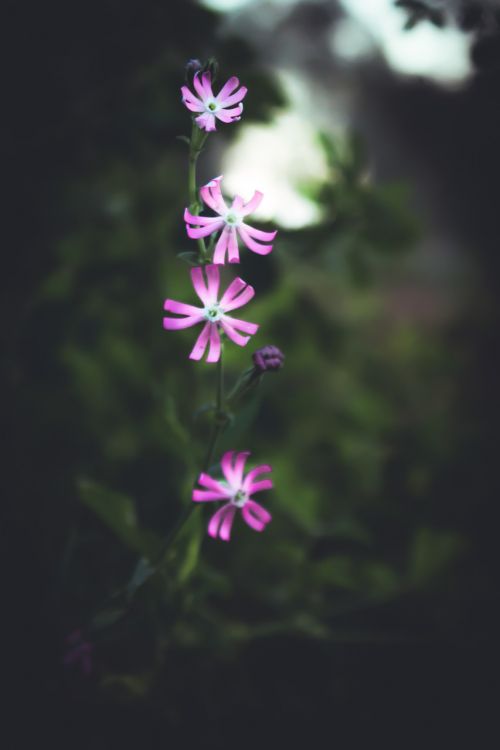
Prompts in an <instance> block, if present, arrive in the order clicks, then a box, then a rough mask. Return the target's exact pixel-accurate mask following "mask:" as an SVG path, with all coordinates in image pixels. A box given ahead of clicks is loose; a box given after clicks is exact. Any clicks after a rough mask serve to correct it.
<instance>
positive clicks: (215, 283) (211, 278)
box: [205, 263, 220, 305]
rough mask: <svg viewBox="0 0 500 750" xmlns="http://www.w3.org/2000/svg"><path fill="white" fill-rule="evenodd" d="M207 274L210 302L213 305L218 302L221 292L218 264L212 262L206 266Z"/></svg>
mask: <svg viewBox="0 0 500 750" xmlns="http://www.w3.org/2000/svg"><path fill="white" fill-rule="evenodd" d="M205 274H206V277H207V282H208V304H209V305H213V304H214V303H215V302H217V296H218V294H219V284H220V273H219V269H218V267H217V266H216V265H214V264H213V263H210V265H208V266H205Z"/></svg>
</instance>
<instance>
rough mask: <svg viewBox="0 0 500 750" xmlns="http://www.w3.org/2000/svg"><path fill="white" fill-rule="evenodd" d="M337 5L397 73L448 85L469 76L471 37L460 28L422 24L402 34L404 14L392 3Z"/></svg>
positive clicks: (356, 0) (354, 0) (372, 0)
mask: <svg viewBox="0 0 500 750" xmlns="http://www.w3.org/2000/svg"><path fill="white" fill-rule="evenodd" d="M340 2H341V5H342V6H343V7H344V8H345V10H346V11H347V12H348V13H349V14H350V15H351V16H352V17H353V18H355V19H356V20H357V21H358V22H359V23H360V25H361V26H362V27H363V28H364V29H366V31H367V32H368V33H370V34H371V35H372V36H373V38H374V39H375V40H376V41H377V42H378V44H379V45H380V46H381V48H382V51H383V53H384V56H385V58H386V60H387V62H388V63H389V65H391V67H392V68H393V69H395V70H397V71H398V72H400V73H406V74H408V75H420V76H425V77H428V78H431V79H433V80H435V81H439V82H440V83H444V84H451V85H456V84H460V83H463V82H464V81H465V80H466V79H467V78H468V76H469V75H470V74H471V73H472V66H471V62H470V56H469V50H470V45H471V37H470V35H467V34H464V33H463V32H462V31H460V30H459V29H457V28H454V27H453V26H447V27H445V28H442V29H438V28H436V27H435V26H433V25H432V24H431V23H430V22H429V21H423V22H421V23H419V24H417V26H415V27H414V28H413V29H411V30H410V31H405V30H404V28H403V26H404V23H405V20H406V19H407V15H406V13H405V12H404V11H403V9H402V8H396V7H395V6H394V5H393V4H392V0H340Z"/></svg>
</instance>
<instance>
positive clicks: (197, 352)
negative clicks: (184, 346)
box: [189, 321, 212, 360]
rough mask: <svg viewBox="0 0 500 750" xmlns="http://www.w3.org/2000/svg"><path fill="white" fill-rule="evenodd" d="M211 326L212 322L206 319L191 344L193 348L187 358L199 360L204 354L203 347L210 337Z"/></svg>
mask: <svg viewBox="0 0 500 750" xmlns="http://www.w3.org/2000/svg"><path fill="white" fill-rule="evenodd" d="M211 327H212V323H209V322H208V321H207V322H206V323H205V325H204V326H203V329H202V331H201V333H200V335H199V336H198V338H197V339H196V343H195V345H194V346H193V349H192V351H191V354H190V355H189V359H196V360H199V359H201V358H202V357H203V355H204V354H205V349H206V348H207V344H208V339H209V338H210V328H211Z"/></svg>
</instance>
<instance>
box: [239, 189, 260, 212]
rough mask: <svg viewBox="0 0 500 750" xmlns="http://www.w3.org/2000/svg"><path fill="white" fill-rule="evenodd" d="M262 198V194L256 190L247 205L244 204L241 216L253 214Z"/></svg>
mask: <svg viewBox="0 0 500 750" xmlns="http://www.w3.org/2000/svg"><path fill="white" fill-rule="evenodd" d="M263 197H264V193H261V192H260V191H259V190H256V191H255V193H254V194H253V196H252V197H251V198H250V200H249V201H248V203H245V205H244V206H243V209H242V213H243V216H248V214H251V213H253V212H254V211H255V210H256V209H257V208H258V207H259V206H260V204H261V203H262V198H263Z"/></svg>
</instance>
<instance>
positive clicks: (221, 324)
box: [163, 265, 259, 362]
mask: <svg viewBox="0 0 500 750" xmlns="http://www.w3.org/2000/svg"><path fill="white" fill-rule="evenodd" d="M204 271H205V274H206V280H205V278H204V275H203V269H202V268H192V269H191V280H192V282H193V287H194V290H195V292H196V294H197V295H198V297H199V298H200V300H201V301H202V303H203V307H194V306H193V305H185V304H184V303H183V302H176V301H175V300H173V299H167V300H165V303H164V305H163V308H164V309H165V310H166V311H167V312H172V313H175V314H177V315H182V316H184V317H181V318H170V317H165V318H163V327H164V328H166V329H168V330H171V331H172V330H178V329H179V328H190V327H191V326H194V325H197V323H203V324H204V325H203V328H202V331H201V333H200V335H199V336H198V338H197V340H196V343H195V345H194V347H193V350H192V352H191V354H190V355H189V358H190V359H196V360H198V359H201V358H202V357H203V355H204V354H205V350H206V348H207V345H208V346H209V350H208V356H207V362H217V361H218V359H219V357H220V347H221V343H220V331H223V332H224V333H225V334H226V335H227V336H228V338H230V339H231V341H234V343H235V344H238V346H245V345H246V344H247V343H248V342H249V340H250V336H251V335H252V334H254V333H256V332H257V331H258V329H259V326H258V325H257V324H256V323H247V322H246V321H245V320H239V319H238V318H233V317H232V316H230V315H228V314H227V313H228V312H229V311H230V310H236V309H237V308H238V307H242V306H243V305H246V303H247V302H250V300H251V299H252V297H253V296H254V294H255V290H254V288H253V286H250V284H247V283H246V282H245V281H243V279H240V278H239V277H238V278H236V279H233V281H232V282H231V283H230V284H229V286H228V288H227V289H226V291H225V292H224V294H223V295H222V297H221V299H220V300H219V299H218V294H219V285H220V274H219V268H218V266H215V265H209V266H205V267H204ZM240 331H243V333H246V334H249V335H248V336H242V335H241V333H240Z"/></svg>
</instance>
